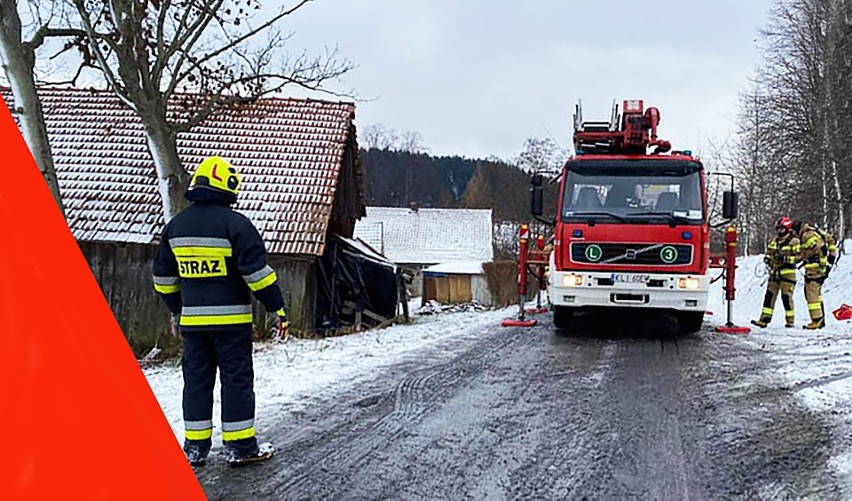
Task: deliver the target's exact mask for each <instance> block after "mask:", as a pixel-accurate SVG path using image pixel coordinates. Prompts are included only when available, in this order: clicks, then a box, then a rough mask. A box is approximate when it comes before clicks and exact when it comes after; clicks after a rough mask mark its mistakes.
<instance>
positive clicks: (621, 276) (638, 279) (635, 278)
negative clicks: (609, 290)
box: [612, 273, 651, 284]
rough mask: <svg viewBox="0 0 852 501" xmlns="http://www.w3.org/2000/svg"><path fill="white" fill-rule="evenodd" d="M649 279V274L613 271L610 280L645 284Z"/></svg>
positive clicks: (621, 282)
mask: <svg viewBox="0 0 852 501" xmlns="http://www.w3.org/2000/svg"><path fill="white" fill-rule="evenodd" d="M649 280H651V277H650V275H636V274H634V273H613V274H612V281H613V282H615V283H620V284H647V283H648V281H649Z"/></svg>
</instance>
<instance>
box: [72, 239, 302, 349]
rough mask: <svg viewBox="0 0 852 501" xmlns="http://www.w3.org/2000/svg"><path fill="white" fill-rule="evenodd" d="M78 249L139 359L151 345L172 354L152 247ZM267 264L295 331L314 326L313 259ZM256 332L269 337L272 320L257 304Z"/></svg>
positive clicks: (99, 245) (172, 343)
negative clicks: (155, 279)
mask: <svg viewBox="0 0 852 501" xmlns="http://www.w3.org/2000/svg"><path fill="white" fill-rule="evenodd" d="M79 245H80V249H81V250H82V252H83V255H84V256H85V257H86V260H87V261H88V263H89V266H90V268H91V269H92V274H93V275H94V276H95V279H96V280H97V282H98V284H99V285H100V287H101V292H103V294H104V298H105V299H106V301H107V303H109V306H110V308H111V309H112V312H113V314H114V315H115V317H116V320H117V321H118V324H119V326H121V330H122V331H123V332H124V336H125V338H127V342H128V344H130V347H131V349H132V350H133V352H134V353H135V354H136V356H137V357H139V356H143V355H145V354H146V353H148V351H150V349H151V348H152V347H154V346H158V347H159V348H162V349H164V350H166V351H167V353H176V352H177V350H178V349H179V346H180V342H179V341H178V340H177V339H175V338H173V337H172V336H170V335H169V331H168V319H169V315H168V311H167V310H166V307H165V305H164V304H163V303H162V301H161V300H160V298H159V296H158V295H157V294H156V293H155V292H154V285H153V283H152V281H151V261H152V259H153V257H154V252H155V247H154V246H151V245H139V244H115V243H89V242H80V244H79ZM269 264H270V266H272V267H273V269H275V272H276V273H277V274H278V279H279V286H280V287H281V289H282V294H283V295H284V302H285V305H286V306H285V308H286V310H287V314H288V316H289V320H290V323H291V325H292V326H293V328H294V329H298V330H306V329H310V328H312V327H313V322H314V317H315V314H314V310H315V308H316V299H315V298H316V294H315V293H314V292H313V291H314V285H313V283H312V281H313V259H311V258H302V257H291V256H270V257H269ZM254 310H255V328H256V329H257V331H258V333H261V332H263V333H268V332H269V328H270V327H271V326H272V324H273V321H274V319H273V317H272V316H271V315H267V314H266V313H265V310H264V308H263V306H262V305H260V304H258V303H257V302H256V301H255V305H254Z"/></svg>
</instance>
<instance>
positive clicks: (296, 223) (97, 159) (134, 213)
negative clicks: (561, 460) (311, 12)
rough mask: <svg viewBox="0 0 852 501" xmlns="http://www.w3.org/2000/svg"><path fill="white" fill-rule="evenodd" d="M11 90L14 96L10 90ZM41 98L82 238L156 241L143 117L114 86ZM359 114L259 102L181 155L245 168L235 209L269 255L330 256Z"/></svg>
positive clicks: (202, 134) (343, 106)
mask: <svg viewBox="0 0 852 501" xmlns="http://www.w3.org/2000/svg"><path fill="white" fill-rule="evenodd" d="M2 95H3V98H4V99H5V100H6V102H7V103H11V94H10V93H9V90H8V89H3V91H2ZM39 96H40V97H41V99H42V105H43V108H44V114H45V119H46V122H47V128H48V135H49V137H50V141H51V148H52V151H53V156H54V162H55V164H56V171H57V177H58V179H59V186H60V192H61V194H62V199H63V202H64V204H65V208H66V215H67V220H68V226H69V227H70V228H71V231H72V233H73V234H74V237H75V238H77V239H78V240H81V241H91V242H124V243H143V244H147V243H151V242H152V241H154V239H155V238H156V236H157V235H159V233H160V231H161V229H162V225H163V216H162V208H161V205H160V198H159V195H158V193H157V179H156V174H155V171H154V166H153V161H152V160H151V157H150V154H149V153H148V149H147V146H146V139H145V135H144V133H143V130H142V123H141V121H140V120H139V118H138V117H137V116H136V115H135V114H134V113H133V111H131V110H130V109H129V108H127V107H126V106H124V105H123V104H122V103H121V102H120V101H119V100H118V99H117V98H116V97H115V96H114V95H113V94H112V93H111V92H109V91H96V90H84V89H69V88H62V89H56V88H54V89H41V90H40V91H39ZM170 111H172V110H171V109H170ZM354 113H355V105H354V104H352V103H346V102H326V101H318V100H309V99H294V98H263V99H258V100H256V101H255V102H253V103H250V104H244V105H240V106H239V107H237V108H234V109H229V110H227V111H223V112H219V113H217V114H216V115H215V116H212V117H210V118H208V119H207V120H205V121H204V122H202V123H201V124H200V125H198V126H197V127H195V128H194V129H192V130H191V131H190V132H187V133H182V134H180V135H179V136H178V154H179V156H180V158H181V160H182V162H183V164H184V165H185V166H186V167H187V169H188V170H190V171H192V169H194V167H195V165H197V164H198V163H199V162H200V161H201V160H202V159H203V158H204V157H206V156H209V155H212V154H216V155H220V156H222V157H225V158H227V159H228V160H230V161H231V162H232V163H233V164H234V165H235V166H236V167H237V168H238V169H239V170H240V174H241V176H242V179H243V185H242V186H241V188H240V190H241V191H240V196H239V201H238V203H237V205H236V206H235V208H236V209H237V210H239V211H240V212H242V213H243V214H245V215H246V216H248V217H249V218H250V219H251V220H252V222H253V223H254V224H255V226H257V228H258V230H259V231H260V234H261V236H262V237H263V239H264V241H265V243H266V245H267V250H268V251H269V252H271V253H280V254H304V255H320V254H322V251H323V248H324V246H325V237H326V229H327V227H328V222H329V217H330V215H331V212H332V204H333V201H334V198H335V192H336V188H337V181H338V175H339V172H340V169H341V165H342V160H343V154H344V151H345V148H346V144H347V140H348V138H349V135H350V134H354V127H353V124H352V121H353V119H354ZM352 139H353V141H354V138H352ZM356 168H358V167H357V163H356ZM358 177H359V180H360V181H361V182H363V179H361V176H360V175H358ZM359 195H360V194H359Z"/></svg>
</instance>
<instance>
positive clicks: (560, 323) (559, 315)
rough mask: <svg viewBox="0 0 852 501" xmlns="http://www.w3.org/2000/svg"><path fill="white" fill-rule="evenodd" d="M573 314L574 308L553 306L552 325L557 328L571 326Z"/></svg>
mask: <svg viewBox="0 0 852 501" xmlns="http://www.w3.org/2000/svg"><path fill="white" fill-rule="evenodd" d="M573 316H574V310H572V309H571V308H567V307H565V306H554V307H553V325H554V327H556V328H557V329H559V330H568V327H570V326H571V317H573Z"/></svg>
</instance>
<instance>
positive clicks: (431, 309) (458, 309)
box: [414, 299, 490, 315]
mask: <svg viewBox="0 0 852 501" xmlns="http://www.w3.org/2000/svg"><path fill="white" fill-rule="evenodd" d="M489 309H490V308H489V307H488V306H485V305H484V304H482V303H479V302H477V301H473V302H472V303H462V304H441V303H439V302H437V301H435V300H434V299H433V300H430V301H428V302H427V303H426V304H424V305H423V306H421V307H420V309H418V310H417V311H416V312H414V314H415V315H437V314H439V313H463V312H478V311H487V310H489Z"/></svg>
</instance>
